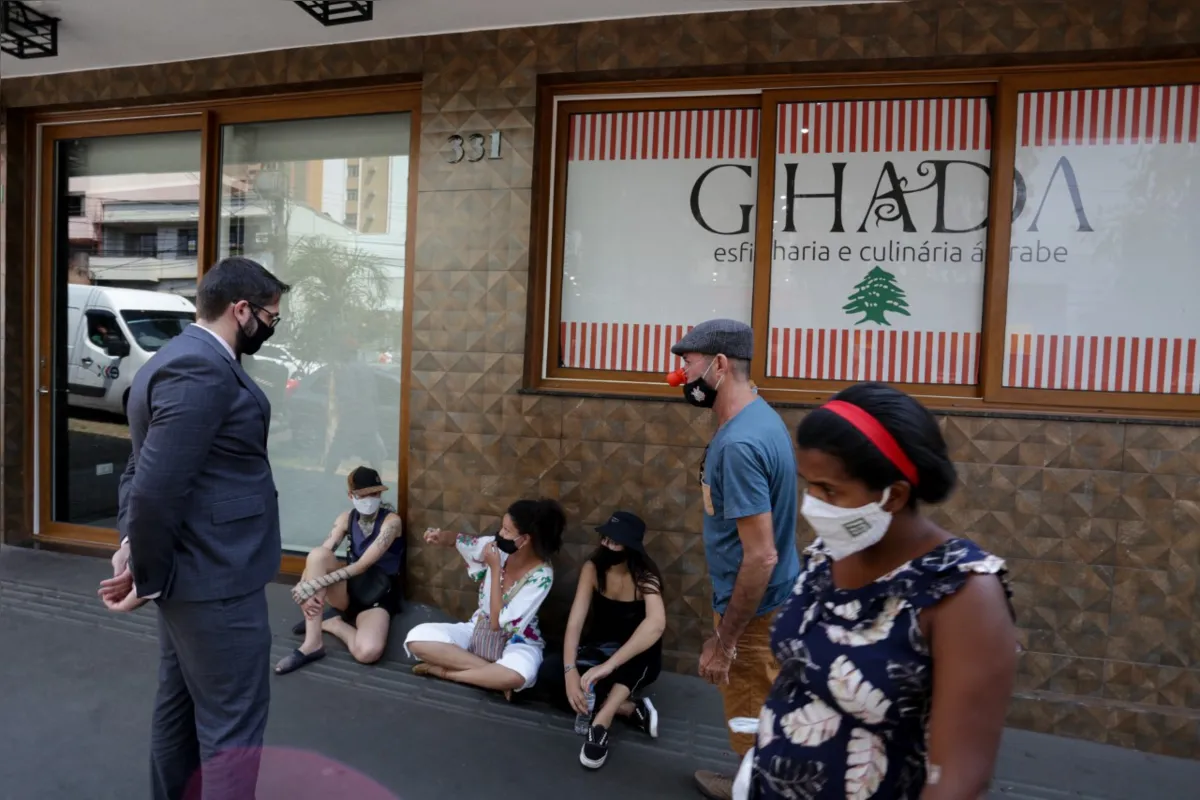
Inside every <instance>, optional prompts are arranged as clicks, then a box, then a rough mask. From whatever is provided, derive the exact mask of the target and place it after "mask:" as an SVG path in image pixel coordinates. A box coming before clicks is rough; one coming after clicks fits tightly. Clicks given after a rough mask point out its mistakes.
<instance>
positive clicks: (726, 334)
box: [671, 319, 754, 361]
mask: <svg viewBox="0 0 1200 800" xmlns="http://www.w3.org/2000/svg"><path fill="white" fill-rule="evenodd" d="M671 352H672V353H674V354H675V355H677V356H681V355H683V354H684V353H700V354H701V355H705V356H717V355H724V356H725V357H726V358H740V359H742V360H744V361H750V360H751V359H752V358H754V330H753V329H752V328H751V327H750V326H749V325H747V324H746V323H744V322H738V321H737V320H734V319H710V320H708V321H707V322H701V323H700V324H699V325H697V326H696V327H694V328H692V329H691V330H690V331H689V332H688V333H687V335H686V336H684V337H683V338H682V339H680V340H679V341H678V342H676V343H675V346H674V347H672V348H671Z"/></svg>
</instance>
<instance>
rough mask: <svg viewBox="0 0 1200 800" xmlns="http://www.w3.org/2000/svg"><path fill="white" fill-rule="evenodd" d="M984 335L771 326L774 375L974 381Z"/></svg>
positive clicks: (769, 364) (770, 371)
mask: <svg viewBox="0 0 1200 800" xmlns="http://www.w3.org/2000/svg"><path fill="white" fill-rule="evenodd" d="M979 340H980V337H979V334H978V333H974V332H965V331H964V332H958V331H893V330H877V329H872V328H869V329H865V330H864V329H861V328H860V329H845V328H820V329H813V328H772V329H771V345H770V350H769V353H768V356H767V359H768V360H767V374H768V375H770V376H771V377H775V378H807V379H809V380H827V381H885V382H888V383H930V384H953V385H968V386H969V385H974V384H976V383H978V381H979V378H978V375H979Z"/></svg>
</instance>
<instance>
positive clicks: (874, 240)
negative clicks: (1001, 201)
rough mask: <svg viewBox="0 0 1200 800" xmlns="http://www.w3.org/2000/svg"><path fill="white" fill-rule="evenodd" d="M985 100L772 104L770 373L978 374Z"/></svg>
mask: <svg viewBox="0 0 1200 800" xmlns="http://www.w3.org/2000/svg"><path fill="white" fill-rule="evenodd" d="M989 119H990V118H989V109H988V103H987V101H986V100H985V99H983V98H975V97H962V98H932V99H903V100H899V99H898V100H862V101H845V102H806V103H783V104H780V105H779V106H778V120H779V122H778V129H777V136H776V148H777V155H776V161H775V193H774V194H775V199H774V208H773V209H772V214H773V219H774V223H773V240H772V242H771V297H770V322H771V331H770V337H771V338H770V344H769V350H768V361H767V374H768V376H770V377H779V378H807V379H819V380H837V381H859V380H879V381H888V382H894V383H916V384H974V383H976V382H977V380H978V371H979V344H980V327H981V322H982V314H983V286H984V262H985V252H984V237H985V235H986V228H987V220H988V184H989V180H988V176H989V169H990V163H991V126H990V122H989Z"/></svg>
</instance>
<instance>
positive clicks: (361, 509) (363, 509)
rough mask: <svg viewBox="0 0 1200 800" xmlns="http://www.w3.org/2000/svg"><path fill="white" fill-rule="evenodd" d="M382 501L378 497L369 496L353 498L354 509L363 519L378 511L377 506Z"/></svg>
mask: <svg viewBox="0 0 1200 800" xmlns="http://www.w3.org/2000/svg"><path fill="white" fill-rule="evenodd" d="M381 502H383V499H382V498H381V497H380V496H379V495H377V494H376V495H371V496H370V497H355V498H354V509H355V510H356V511H357V512H358V513H360V514H362V515H363V516H365V517H369V516H371V515H372V514H374V513H375V512H376V511H378V510H379V504H380V503H381Z"/></svg>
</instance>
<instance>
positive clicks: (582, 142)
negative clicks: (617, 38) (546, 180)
mask: <svg viewBox="0 0 1200 800" xmlns="http://www.w3.org/2000/svg"><path fill="white" fill-rule="evenodd" d="M758 124H759V112H758V109H756V108H718V109H704V110H691V111H683V110H681V111H623V112H617V113H611V114H572V115H571V116H570V118H569V122H568V125H569V130H568V137H567V138H568V143H567V159H568V160H570V161H666V160H673V159H697V158H703V159H755V158H758Z"/></svg>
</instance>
